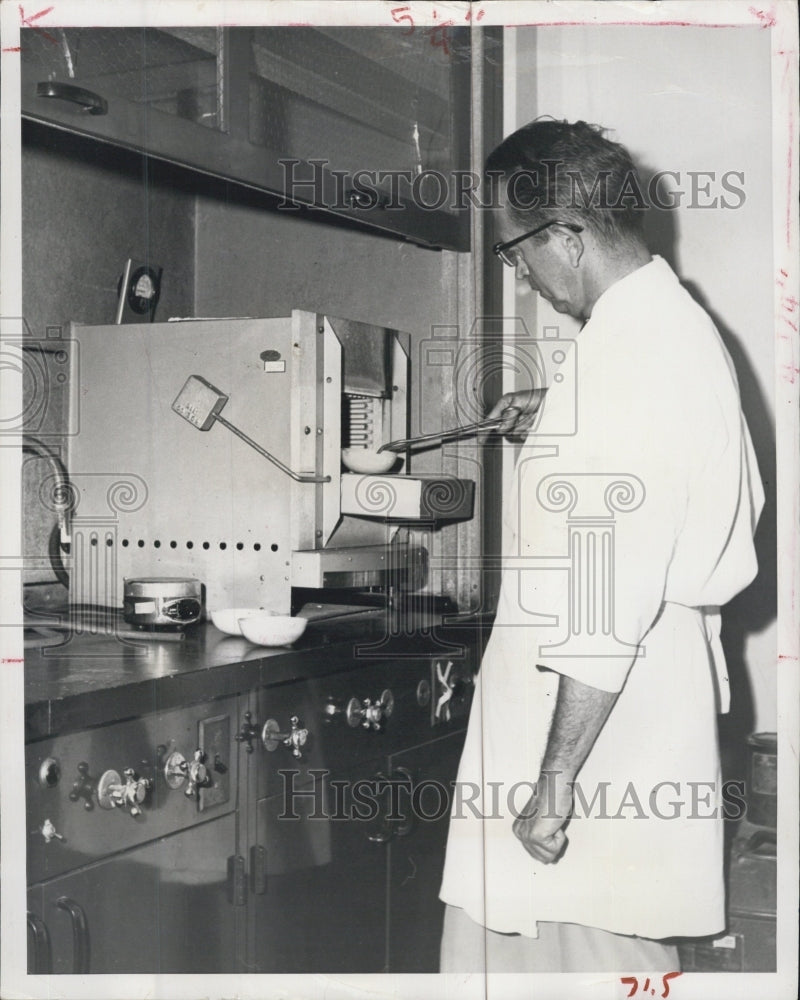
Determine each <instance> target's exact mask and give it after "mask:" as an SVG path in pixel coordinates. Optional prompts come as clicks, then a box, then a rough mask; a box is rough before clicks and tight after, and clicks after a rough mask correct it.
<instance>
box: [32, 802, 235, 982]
mask: <svg viewBox="0 0 800 1000" xmlns="http://www.w3.org/2000/svg"><path fill="white" fill-rule="evenodd" d="M235 845H236V819H235V816H233V815H229V816H225V817H222V818H221V819H218V820H216V821H213V822H210V823H206V824H204V825H202V826H199V827H195V828H194V829H192V830H187V831H184V832H182V833H177V834H174V835H173V836H171V837H165V838H163V839H162V840H159V841H156V842H155V843H151V844H147V845H146V846H144V847H140V848H138V849H136V850H133V851H130V852H128V853H126V854H123V855H120V856H117V857H115V858H111V859H109V860H107V861H104V862H101V863H100V864H98V865H95V866H94V867H91V868H87V869H84V870H82V871H79V872H74V873H72V874H71V875H65V876H62V877H60V878H57V879H54V880H53V881H51V882H48V883H45V884H44V885H42V886H40V887H35V888H34V889H32V890H31V893H30V895H29V906H31V912H32V913H34V916H36V917H38V918H39V920H40V921H41V922H42V923H43V924H44V925H45V927H46V929H47V933H48V935H49V939H50V945H51V949H52V971H53V973H55V974H60V973H67V974H71V973H75V972H91V973H203V972H205V973H217V972H236V971H242V970H241V969H240V968H238V967H237V962H236V941H237V936H239V935H243V933H244V926H243V925H244V917H245V908H244V906H240V907H237V906H234V905H232V903H231V902H230V900H229V889H228V857H230V856H231V855H232V854H233V853H234V851H235ZM37 904H38V906H37ZM34 907H36V908H38V912H36V911H35V910H34ZM30 925H31V920H30V919H29V937H34V936H35V935H34V932H33V930H31V928H30ZM41 937H42V935H41V931H40V932H39V938H40V940H41ZM40 951H41V949H40ZM40 964H41V963H40ZM34 968H35V966H34V965H31V971H34ZM37 971H44V970H41V969H39V970H37Z"/></svg>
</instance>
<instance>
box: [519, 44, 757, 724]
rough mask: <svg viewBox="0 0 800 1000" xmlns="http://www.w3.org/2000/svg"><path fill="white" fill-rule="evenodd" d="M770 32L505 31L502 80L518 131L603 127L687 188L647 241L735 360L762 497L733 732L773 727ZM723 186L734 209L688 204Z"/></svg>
mask: <svg viewBox="0 0 800 1000" xmlns="http://www.w3.org/2000/svg"><path fill="white" fill-rule="evenodd" d="M769 34H770V33H769V32H764V31H761V30H760V29H759V28H750V27H745V28H694V27H691V28H681V27H674V28H673V27H668V28H663V27H658V28H654V27H634V26H628V27H619V26H611V25H609V26H605V25H594V26H577V27H546V28H518V29H509V30H507V31H506V40H507V43H508V45H509V46H510V47H511V51H512V53H514V55H513V56H512V63H513V62H515V64H516V72H515V74H514V79H513V81H509V82H508V84H507V86H508V87H510V88H513V90H512V92H511V93H510V94H509V98H510V100H511V101H512V102H515V103H512V104H511V105H510V106H511V107H512V108H514V107H515V112H514V118H515V123H516V125H517V126H518V125H522V124H524V123H525V122H528V121H530V120H531V119H533V118H535V117H536V116H537V115H545V114H546V115H552V116H553V117H555V118H566V119H569V120H575V119H579V118H582V119H584V120H585V121H588V122H592V123H595V124H599V125H603V126H605V127H608V128H610V129H613V132H611V134H610V137H611V138H612V139H615V140H617V141H620V142H622V143H623V144H624V145H626V146H627V147H628V149H629V150H630V152H631V153H632V155H633V157H634V159H635V161H636V162H637V165H638V166H639V167H640V169H641V171H642V173H643V174H644V175H645V176H647V174H648V173H649V172H654V171H656V170H673V171H678V172H679V173H680V174H681V180H680V182H678V183H675V182H671V183H672V187H673V188H680V189H683V190H685V191H686V192H687V193H686V195H685V196H684V198H683V204H682V205H681V206H680V207H679V208H677V209H675V210H673V211H655V212H649V213H648V216H649V217H650V218H649V221H648V237H649V241H650V245H651V249H653V250H654V251H655V252H658V253H661V254H662V256H664V257H666V258H667V259H668V260H669V261H670V263H671V264H672V265H673V267H674V268H675V270H676V271H677V272H678V275H679V276H680V278H681V279H682V280H683V281H684V283H685V284H687V285H688V287H689V289H690V291H691V292H692V293H693V294H694V295H695V297H696V298H698V300H699V301H700V302H701V303H702V304H703V305H704V306H705V307H706V308H707V310H708V311H709V312H710V313H711V315H712V316H713V317H714V319H715V321H716V322H717V325H718V327H719V329H720V332H721V334H722V336H723V338H724V339H725V342H726V345H727V347H728V350H729V351H730V353H731V355H732V357H733V360H734V363H735V365H736V369H737V373H738V376H739V381H740V386H741V392H742V402H743V407H744V411H745V414H746V416H747V419H748V423H749V425H750V429H751V432H752V435H753V439H754V443H755V447H756V451H757V453H758V456H759V464H760V467H761V472H762V478H763V479H764V480H765V488H766V492H767V504H766V507H765V510H764V514H763V515H762V519H761V523H760V525H759V532H758V535H757V545H758V552H759V565H760V571H759V575H758V577H757V579H756V580H755V581H754V583H753V584H752V585H751V586H750V587H749V588H748V590H747V591H745V592H744V594H742V595H740V596H739V597H738V598H737V599H736V600H735V601H734V602H732V604H730V605H729V606H728V608H727V610H726V612H725V615H724V634H723V639H724V642H725V645H726V653H727V655H728V661H729V668H730V671H731V679H732V682H733V686H734V690H735V695H734V697H735V703H734V707H733V711H732V718H731V720H730V722H729V723H727V725H728V726H732V727H733V730H734V731H737V732H747V731H750V730H763V729H769V730H773V729H775V727H776V693H775V669H776V628H775V601H776V597H775V496H774V482H775V457H774V447H775V442H774V433H775V432H774V398H773V397H774V361H773V337H774V322H773V297H772V294H773V259H772V258H773V252H772V220H773V210H772V167H771V135H772V122H771V82H770V49H769V46H770V38H769ZM689 171H713V172H714V173H715V179H714V180H713V181H711V182H710V191H709V193H707V194H704V193H703V192H702V191H701V192H699V193H698V194H697V196H696V197H695V198H694V199H693V198H692V192H691V186H692V180H691V177H690V176H689V174H688V172H689ZM729 171H736V172H738V173H741V174H743V179H740V178H738V177H732V176H731V177H729V182H730V183H732V184H733V185H735V186H737V187H739V188H741V189H743V191H744V199H743V200H742V199H741V198H740V197H739V196H733V195H731V194H730V193H728V194H726V193H725V192H724V190H723V189H722V187H721V177H722V175H723V174H726V173H727V172H729ZM706 183H708V180H707V179H706V180H702V181H701V184H706ZM720 195H722V196H724V197H725V199H726V200H727V201H728V202H729V203H730V204H732V205H733V204H737V203H739V202H741V204H739V205H738V207H736V208H728V209H725V208H722V207H721V205H720V204H719V203H718V204H717V207H715V208H709V207H705V208H701V207H698V205H699V204H707V203H708V202H709V201H710V200H711V199H713V197H714V196H720ZM692 202H694V204H693V203H692ZM517 308H518V315H522V316H524V317H525V318H526V321H527V322H529V324H530V327H531V330H533V329H535V328H538V329H539V330H541V327H542V326H543V325H560V326H561V327H562V329H564V327H565V325H566V324H565V319H564V317H561V316H557V315H556V314H555V313H553V312H552V311H551V310H550V307H549V306H547V304H546V303H542V302H541V301H539V302H538V303H535V302H534V298H533V296H531V295H528V296H525V297H524V298H523V297H519V296H518V298H517ZM534 310H538V315H535V314H534ZM564 335H568V334H566V332H565V334H564ZM690 363H691V359H687V364H690Z"/></svg>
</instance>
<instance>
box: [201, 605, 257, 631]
mask: <svg viewBox="0 0 800 1000" xmlns="http://www.w3.org/2000/svg"><path fill="white" fill-rule="evenodd" d="M263 614H264V611H263V609H262V608H221V609H220V610H219V611H212V612H211V621H212V622H213V623H214V625H215V626H216V627H217V628H218V629H219V630H220V632H224V633H225V634H226V635H241V634H242V630H241V628H239V619H240V618H249V617H250V616H251V615H263Z"/></svg>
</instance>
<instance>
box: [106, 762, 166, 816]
mask: <svg viewBox="0 0 800 1000" xmlns="http://www.w3.org/2000/svg"><path fill="white" fill-rule="evenodd" d="M123 775H124V777H125V782H124V783H123V781H122V778H120V776H119V774H118V772H117V771H106V772H105V773H104V774H103V775H102V776H101V778H100V781H99V782H98V783H97V800H98V802H99V803H100V805H101V806H102V807H103V809H125V808H126V807H127V809H128V813H129V814H130V815H131V816H140V815H141V812H142V810H141V808H140V807H141V805H142V803H143V802H144V800H145V799H146V798H147V793H148V792H149V791H150V788H151V787H152V784H153V783H152V781H150V779H149V778H137V777H136V772H135V771H134V770H133V768H132V767H128V768H126V769H125V770H124V771H123Z"/></svg>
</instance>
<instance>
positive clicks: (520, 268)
mask: <svg viewBox="0 0 800 1000" xmlns="http://www.w3.org/2000/svg"><path fill="white" fill-rule="evenodd" d="M529 273H530V272H529V271H528V265H527V264H526V263H525V260H524V259H523V258H522V257H517V261H516V266H515V268H514V277H515V278H516V280H517V281H525V279H526V278H527V277H528V275H529Z"/></svg>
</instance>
